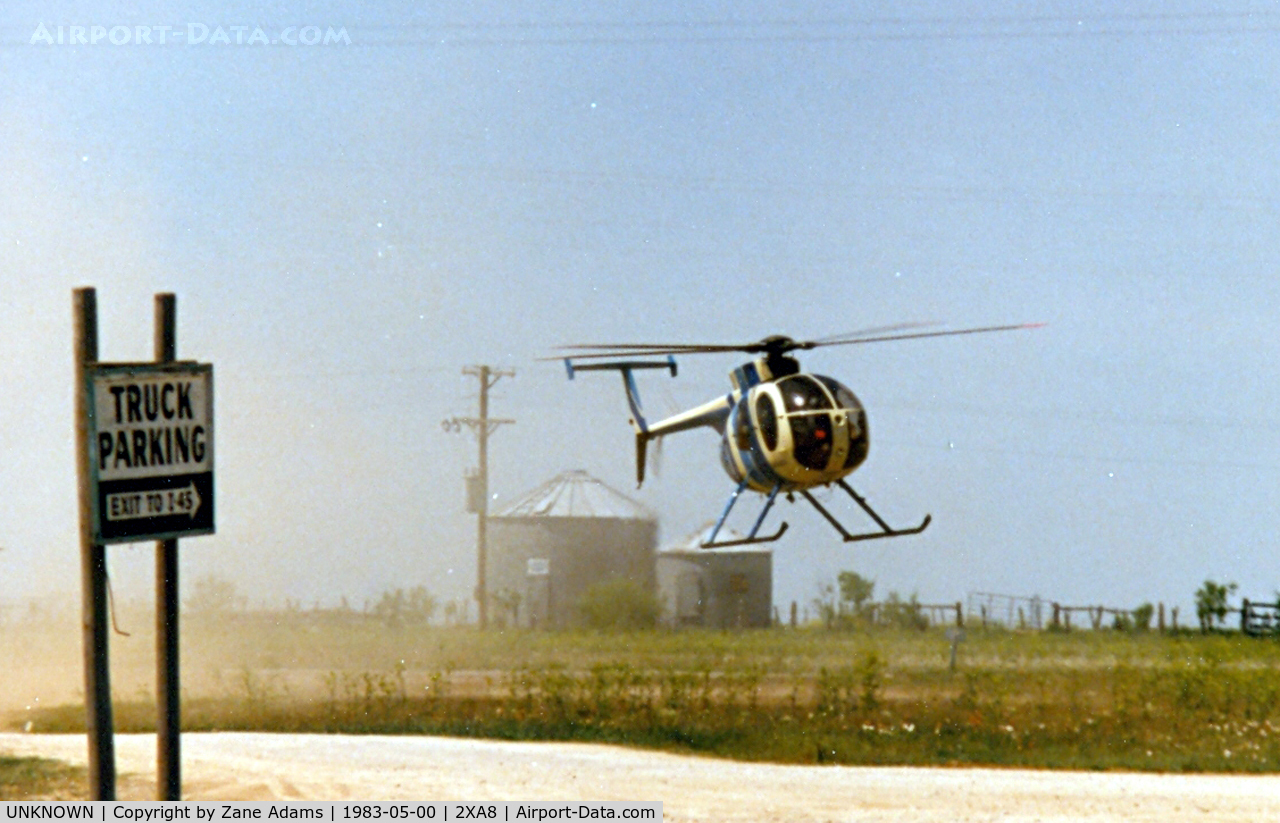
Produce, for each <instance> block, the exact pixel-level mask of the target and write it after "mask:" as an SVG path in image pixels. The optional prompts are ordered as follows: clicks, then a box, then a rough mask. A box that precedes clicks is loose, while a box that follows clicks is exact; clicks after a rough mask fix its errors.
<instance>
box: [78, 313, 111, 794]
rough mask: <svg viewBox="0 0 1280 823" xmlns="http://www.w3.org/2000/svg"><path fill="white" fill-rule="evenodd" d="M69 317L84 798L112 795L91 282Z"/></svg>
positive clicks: (95, 326) (94, 316)
mask: <svg viewBox="0 0 1280 823" xmlns="http://www.w3.org/2000/svg"><path fill="white" fill-rule="evenodd" d="M72 309H73V312H74V314H75V317H74V323H73V326H74V343H73V345H74V360H75V381H76V385H75V415H76V441H75V452H76V469H77V474H78V476H79V498H80V585H81V600H82V605H81V620H82V623H83V629H84V704H85V728H86V731H87V732H88V736H89V799H91V800H115V799H116V762H115V760H116V756H115V738H114V737H113V734H114V729H113V723H112V719H111V667H110V661H109V657H108V644H107V640H108V638H107V552H106V547H105V546H103V545H101V544H99V543H96V542H94V539H93V518H94V512H95V510H96V503H97V501H95V500H94V499H93V494H92V491H91V489H90V488H89V486H90V481H91V479H92V471H93V467H92V466H91V465H90V463H89V428H90V427H89V415H90V414H92V413H93V397H92V396H91V392H90V388H89V370H90V369H91V368H92V366H93V364H94V363H96V362H97V360H98V300H97V293H96V292H95V291H94V290H93V289H92V288H82V289H76V290H75V291H74V292H73V293H72Z"/></svg>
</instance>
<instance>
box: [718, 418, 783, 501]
mask: <svg viewBox="0 0 1280 823" xmlns="http://www.w3.org/2000/svg"><path fill="white" fill-rule="evenodd" d="M749 406H750V404H749V403H747V404H744V405H741V406H734V407H733V410H732V411H731V412H730V414H729V425H728V427H727V428H726V431H725V436H726V437H729V438H731V439H730V442H729V445H730V447H731V448H732V449H733V451H734V453H735V454H736V455H737V461H738V462H739V463H740V464H741V465H742V468H743V470H744V472H745V474H746V477H747V482H748V484H749V485H750V486H751V487H752V488H753V489H755V490H756V491H769V490H770V489H772V488H773V487H774V486H776V485H778V484H779V483H781V482H783V480H782V478H781V477H779V476H778V473H777V472H775V471H774V470H773V466H770V465H769V461H768V459H767V458H766V457H765V453H764V448H763V447H762V446H761V444H760V438H759V432H757V431H756V427H755V426H754V425H752V426H749V428H750V430H751V448H749V449H740V448H738V443H737V439H736V438H735V437H734V434H733V433H734V432H735V431H736V430H737V426H738V410H739V409H741V410H743V411H745V412H746V413H747V414H748V415H750V413H751V412H750V408H749ZM749 422H750V420H748V423H749Z"/></svg>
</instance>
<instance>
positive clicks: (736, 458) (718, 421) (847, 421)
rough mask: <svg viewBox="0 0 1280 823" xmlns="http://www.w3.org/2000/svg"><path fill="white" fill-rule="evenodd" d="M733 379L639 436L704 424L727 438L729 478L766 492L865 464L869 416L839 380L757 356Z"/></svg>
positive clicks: (833, 477) (821, 480)
mask: <svg viewBox="0 0 1280 823" xmlns="http://www.w3.org/2000/svg"><path fill="white" fill-rule="evenodd" d="M730 379H731V380H732V382H733V386H734V388H733V391H732V392H730V393H729V394H727V395H724V396H722V397H719V398H716V399H715V400H712V401H709V402H707V403H704V404H702V405H701V406H698V407H696V408H693V409H689V410H688V411H685V412H681V413H679V414H676V415H673V416H671V417H668V418H666V419H665V420H660V421H657V422H654V423H651V424H647V425H643V427H641V426H637V434H638V435H640V436H641V437H643V438H644V439H646V440H648V439H654V438H658V437H663V436H665V435H668V434H673V433H675V432H678V431H684V430H687V429H691V428H696V427H699V426H710V427H712V428H715V429H716V430H717V431H719V432H720V433H721V435H722V438H723V439H722V441H721V445H720V462H721V465H722V466H723V467H724V470H725V472H726V473H727V474H728V475H729V477H730V478H732V479H733V481H734V482H735V483H742V482H743V481H745V482H746V486H747V487H748V488H750V489H753V490H755V491H758V492H763V493H768V492H772V491H773V490H775V489H779V490H780V491H783V492H788V491H797V490H801V489H809V488H813V487H815V486H823V485H826V484H828V483H833V482H835V481H837V480H839V479H840V478H842V477H845V476H846V475H848V474H850V473H851V472H852V471H853V470H854V469H856V468H858V466H860V465H862V462H863V461H864V460H866V458H867V452H868V449H869V446H870V441H869V438H868V432H867V416H866V412H865V410H864V409H863V408H862V404H861V403H860V402H859V401H858V398H857V397H856V396H854V394H853V392H851V391H850V390H849V389H848V388H847V387H845V386H844V385H843V384H841V383H840V382H838V381H836V380H833V379H832V378H830V377H824V376H822V375H816V374H808V373H801V372H800V371H799V365H798V364H797V363H796V362H795V361H794V360H793V359H791V358H773V359H772V360H770V359H768V358H759V359H758V360H755V361H753V362H751V363H747V364H744V365H743V366H740V367H738V368H736V369H734V370H733V372H732V373H731V374H730ZM634 422H635V421H633V423H634ZM641 428H643V432H641Z"/></svg>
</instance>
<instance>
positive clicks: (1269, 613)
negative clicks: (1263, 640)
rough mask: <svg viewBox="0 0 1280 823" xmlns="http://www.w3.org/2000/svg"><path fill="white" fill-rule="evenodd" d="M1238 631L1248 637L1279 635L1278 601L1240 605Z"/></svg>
mask: <svg viewBox="0 0 1280 823" xmlns="http://www.w3.org/2000/svg"><path fill="white" fill-rule="evenodd" d="M1240 631H1242V632H1244V633H1245V634H1247V635H1249V636H1250V637H1262V636H1264V635H1280V603H1251V602H1250V601H1248V600H1245V601H1244V604H1243V605H1242V606H1241V607H1240Z"/></svg>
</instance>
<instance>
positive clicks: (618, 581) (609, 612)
mask: <svg viewBox="0 0 1280 823" xmlns="http://www.w3.org/2000/svg"><path fill="white" fill-rule="evenodd" d="M659 611H660V609H659V603H658V597H657V595H656V594H654V593H653V592H651V591H649V590H648V589H646V588H645V587H643V586H641V585H640V584H639V583H636V582H635V581H634V580H627V579H626V578H624V577H614V578H611V579H609V580H606V581H604V582H603V583H596V584H595V585H594V586H591V587H590V588H588V589H587V590H586V591H585V592H583V594H582V597H581V598H580V599H579V600H578V614H579V615H581V617H582V621H583V623H585V624H586V625H587V626H590V627H591V628H594V629H649V628H653V627H654V626H655V625H657V623H658V613H659Z"/></svg>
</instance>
